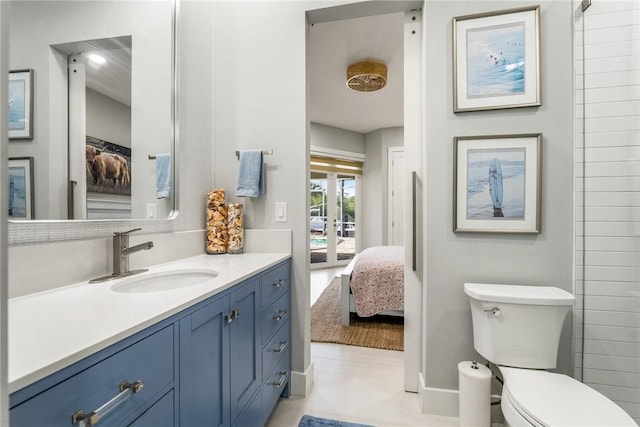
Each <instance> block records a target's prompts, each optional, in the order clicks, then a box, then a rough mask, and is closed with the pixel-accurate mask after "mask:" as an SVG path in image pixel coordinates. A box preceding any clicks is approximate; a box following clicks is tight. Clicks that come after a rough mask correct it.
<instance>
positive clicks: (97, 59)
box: [89, 53, 107, 65]
mask: <svg viewBox="0 0 640 427" xmlns="http://www.w3.org/2000/svg"><path fill="white" fill-rule="evenodd" d="M89 62H93V63H94V64H96V65H102V64H104V63H105V62H107V60H106V59H105V58H104V56H102V55H98V54H97V53H90V54H89Z"/></svg>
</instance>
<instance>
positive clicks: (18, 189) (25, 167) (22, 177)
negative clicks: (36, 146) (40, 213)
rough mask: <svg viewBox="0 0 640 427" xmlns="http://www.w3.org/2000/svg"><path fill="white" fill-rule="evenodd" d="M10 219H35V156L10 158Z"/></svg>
mask: <svg viewBox="0 0 640 427" xmlns="http://www.w3.org/2000/svg"><path fill="white" fill-rule="evenodd" d="M8 194H9V219H34V218H35V205H34V202H33V199H34V193H33V157H12V158H9V192H8Z"/></svg>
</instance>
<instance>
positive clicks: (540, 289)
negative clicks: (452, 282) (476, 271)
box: [464, 283, 575, 369]
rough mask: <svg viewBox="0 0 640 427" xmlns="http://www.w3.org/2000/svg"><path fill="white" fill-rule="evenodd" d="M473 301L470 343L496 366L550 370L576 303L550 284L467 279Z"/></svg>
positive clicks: (553, 365) (471, 300) (470, 300)
mask: <svg viewBox="0 0 640 427" xmlns="http://www.w3.org/2000/svg"><path fill="white" fill-rule="evenodd" d="M464 292H465V293H466V294H467V295H468V297H469V302H470V304H471V317H472V321H473V345H474V347H475V349H476V351H477V352H478V353H480V354H481V355H482V356H483V357H484V358H486V359H487V360H489V361H490V362H493V363H495V364H497V365H503V366H513V367H517V368H530V369H553V368H555V367H556V364H557V360H558V344H559V343H560V332H561V331H562V325H563V323H564V319H565V317H566V316H567V313H568V312H569V310H570V309H571V306H572V305H573V304H574V302H575V297H574V296H573V295H571V294H570V293H568V292H566V291H564V290H562V289H559V288H553V287H548V286H515V285H496V284H484V283H465V284H464Z"/></svg>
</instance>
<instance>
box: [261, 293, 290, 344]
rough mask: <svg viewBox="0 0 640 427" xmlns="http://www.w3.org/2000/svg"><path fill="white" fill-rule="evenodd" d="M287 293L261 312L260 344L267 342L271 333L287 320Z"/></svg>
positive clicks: (288, 308)
mask: <svg viewBox="0 0 640 427" xmlns="http://www.w3.org/2000/svg"><path fill="white" fill-rule="evenodd" d="M290 312H291V310H290V307H289V293H288V292H285V294H284V295H282V296H281V297H280V298H278V300H277V301H276V302H274V303H273V304H271V305H270V306H269V307H267V308H266V309H264V311H263V312H262V319H261V323H262V344H264V343H265V342H267V341H268V340H269V339H270V338H271V336H272V335H273V333H274V332H275V331H277V330H278V328H280V326H282V325H283V324H284V323H285V322H286V321H287V320H289V313H290Z"/></svg>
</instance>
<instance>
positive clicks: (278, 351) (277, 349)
mask: <svg viewBox="0 0 640 427" xmlns="http://www.w3.org/2000/svg"><path fill="white" fill-rule="evenodd" d="M287 345H289V343H288V342H287V341H280V347H278V348H276V349H275V350H273V352H274V353H282V352H283V351H284V349H285V348H287Z"/></svg>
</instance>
